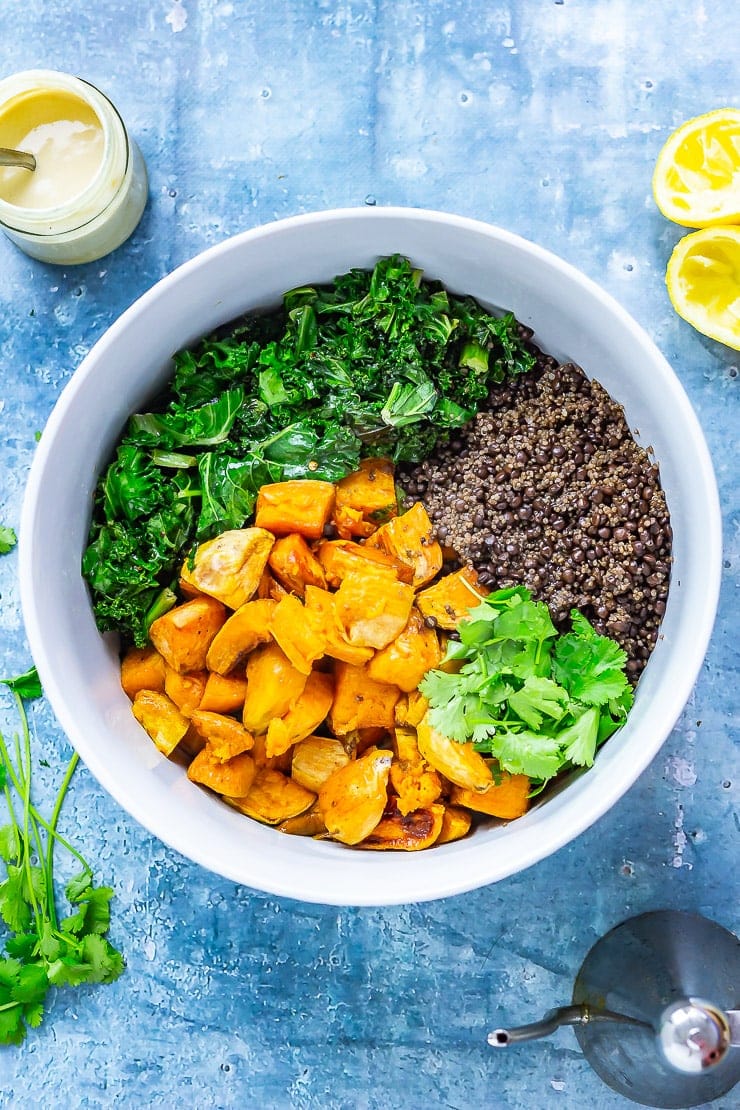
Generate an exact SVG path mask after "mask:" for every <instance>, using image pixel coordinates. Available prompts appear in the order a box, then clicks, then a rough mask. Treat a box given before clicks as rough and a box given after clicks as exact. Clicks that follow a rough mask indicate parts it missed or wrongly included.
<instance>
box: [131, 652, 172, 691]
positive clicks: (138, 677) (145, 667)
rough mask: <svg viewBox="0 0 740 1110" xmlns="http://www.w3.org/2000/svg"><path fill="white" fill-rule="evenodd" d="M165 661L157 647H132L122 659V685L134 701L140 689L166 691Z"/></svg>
mask: <svg viewBox="0 0 740 1110" xmlns="http://www.w3.org/2000/svg"><path fill="white" fill-rule="evenodd" d="M164 678H165V662H164V659H163V658H162V656H161V655H160V654H159V652H158V651H157V649H156V648H153V647H145V648H136V647H132V648H129V650H128V651H127V652H126V654H125V655H124V657H123V659H122V660H121V686H123V689H124V691H125V693H126V694H127V695H128V697H129V698H130V699H131V700H132V701H133V700H134V698H135V697H136V695H137V694H138V692H139V690H159V692H160V693H162V692H163V691H164Z"/></svg>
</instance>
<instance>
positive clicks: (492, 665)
mask: <svg viewBox="0 0 740 1110" xmlns="http://www.w3.org/2000/svg"><path fill="white" fill-rule="evenodd" d="M458 633H459V637H460V638H459V640H457V641H455V640H452V641H450V644H449V647H448V650H447V654H446V657H445V661H446V662H452V661H454V662H457V664H458V669H457V673H449V672H448V671H444V670H432V671H429V672H428V673H427V674H426V676H425V677H424V679H423V681H422V683H421V685H420V687H419V688H420V690H421V692H422V693H423V694H424V696H425V697H426V698H427V700H428V701H429V705H430V709H429V720H430V723H431V724H432V725H433V726H434V727H435V728H436V729H437V730H438V731H439V732H441V733H443V734H444V735H445V736H448V737H450V738H451V739H453V740H457V741H458V742H460V743H465V742H466V741H471V740H472V742H473V744H474V746H475V747H476V749H477V750H478V751H480V752H484V753H487V754H489V755H492V756H493V757H494V758H495V759H497V760H498V762H499V764H500V766H501V767H503V768H504V769H505V770H507V771H510V772H512V773H513V774H523V775H528V776H529V777H530V778H531V779H533V780H535V782H537V783H540V784H544V783H545V782H547V780H548V779H551V778H553V777H554V776H555V775H557V774H559V773H560V772H561V771H562V770H564V769H566V768H568V767H573V766H577V767H590V766H591V765H592V764H593V761H594V757H595V754H596V750H597V748H598V746H599V745H600V744H602V743H603V742H604V740H606V739H607V737H609V736H611V734H612V733H613V732H615V731H616V729H618V728H619V727H620V725H621V724H622V723H623V722H624V720H625V718H626V716H627V713H628V711H629V709H630V707H631V705H632V700H633V694H632V688H631V686H630V684H629V682H628V680H627V675H626V673H625V664H626V662H627V656H626V654H625V652H624V651H623V650H622V649H621V648H620V647H619V645H618V644H616V643H615V642H614V641H613V640H611V639H609V637H608V636H600V635H599V634H598V633H597V632H596V631H595V629H594V628H592V626H591V625H590V624H589V622H588V621H587V620H586V618H585V617H584V616H583V614H582V613H579V612H578V610H577V609H573V610H572V611H571V630H570V631H569V632H566V633H564V634H558V631H557V629H556V628H555V626H554V624H553V623H552V620H551V618H550V613H549V611H548V608H547V606H546V605H545V604H544V603H543V602H537V601H533V600H532V596H531V594H530V592H529V590H527V589H526V588H525V587H524V586H515V587H511V588H510V589H506V590H496V591H494V592H493V593H491V594H489V595H488V597H486V598H485V599H484V600H483V601H482V602H481V604H480V605H478V606H477V607H476V608H475V609H473V610H471V612H470V614H469V616H468V618H467V619H466V620H464V621H461V622H460V625H459V628H458Z"/></svg>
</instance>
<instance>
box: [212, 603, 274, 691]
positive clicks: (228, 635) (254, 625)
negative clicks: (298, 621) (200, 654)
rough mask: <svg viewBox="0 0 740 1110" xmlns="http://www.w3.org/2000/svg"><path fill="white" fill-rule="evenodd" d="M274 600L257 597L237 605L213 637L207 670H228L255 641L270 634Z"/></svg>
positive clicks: (246, 652)
mask: <svg viewBox="0 0 740 1110" xmlns="http://www.w3.org/2000/svg"><path fill="white" fill-rule="evenodd" d="M276 606H277V602H276V601H272V600H269V599H261V598H258V599H257V600H255V601H247V602H245V603H244V605H240V606H239V608H238V609H237V610H236V612H234V613H232V614H231V616H230V617H229V618H228V620H227V621H226V622H225V624H224V625H223V626H222V627H221V628H220V629H219V630H218V632H217V633H216V635H215V636H214V637H213V641H212V643H211V646H210V647H209V649H208V655H207V656H206V664H207V666H208V669H209V670H210V671H216V673H217V674H222V675H225V674H228V673H229V671H232V670H234V668H235V667H238V666H240V664H242V663H243V662H244V661H245V659H246V658H247V656H248V655H249V653H250V651H253V650H254V649H255V648H256V647H257V645H258V644H266V643H268V642H269V640H270V639H271V638H272V633H271V632H270V627H271V625H272V617H273V614H274V612H275V608H276Z"/></svg>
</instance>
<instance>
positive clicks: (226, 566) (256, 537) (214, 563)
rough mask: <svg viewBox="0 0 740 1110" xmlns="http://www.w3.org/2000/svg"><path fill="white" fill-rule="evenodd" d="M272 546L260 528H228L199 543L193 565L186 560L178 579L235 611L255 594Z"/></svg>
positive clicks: (268, 537)
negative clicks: (213, 537)
mask: <svg viewBox="0 0 740 1110" xmlns="http://www.w3.org/2000/svg"><path fill="white" fill-rule="evenodd" d="M274 542H275V537H274V536H273V535H272V534H271V533H270V532H266V531H265V530H264V528H232V529H230V530H229V531H227V532H222V533H221V534H220V535H219V536H216V537H215V539H212V540H208V541H207V542H206V543H202V544H201V545H200V546H199V547H198V548H197V550H196V552H195V558H194V565H193V566H192V567H191V566H190V560H189V559H187V560H186V561H185V563H184V565H183V568H182V570H181V572H180V577H181V579H182V581H183V582H189V583H191V585H193V586H195V587H196V589H199V590H201V591H202V592H203V593H204V594H208V595H209V596H210V597H215V598H218V600H219V601H222V602H223V603H224V605H228V607H229V609H238V608H239V606H240V605H244V603H245V602H246V601H249V600H250V599H251V598H252V597H253V596H254V594H255V593H256V592H257V588H258V587H259V584H260V581H261V579H262V574H263V573H264V570H265V567H266V565H267V558H268V556H269V554H270V551H271V549H272V545H273V543H274Z"/></svg>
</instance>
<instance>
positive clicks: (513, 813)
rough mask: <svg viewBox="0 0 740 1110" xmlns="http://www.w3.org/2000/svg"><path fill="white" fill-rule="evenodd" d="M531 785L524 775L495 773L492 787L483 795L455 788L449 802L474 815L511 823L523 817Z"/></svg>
mask: <svg viewBox="0 0 740 1110" xmlns="http://www.w3.org/2000/svg"><path fill="white" fill-rule="evenodd" d="M530 789H531V784H530V781H529V779H528V778H527V776H526V775H510V774H509V772H508V771H497V772H496V777H495V779H494V782H493V785H492V786H491V788H490V789H489V790H486V792H485V794H479V793H477V792H476V791H475V790H466V789H464V788H463V787H461V786H455V787H454V788H453V790H452V794H451V796H450V800H451V802H452V803H453V805H458V806H467V808H468V809H472V810H475V812H476V813H487V814H489V816H491V817H500V818H502V819H503V820H505V821H513V820H514V818H515V817H523V816H524V814H525V813H526V812H527V807H528V805H529V791H530Z"/></svg>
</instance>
